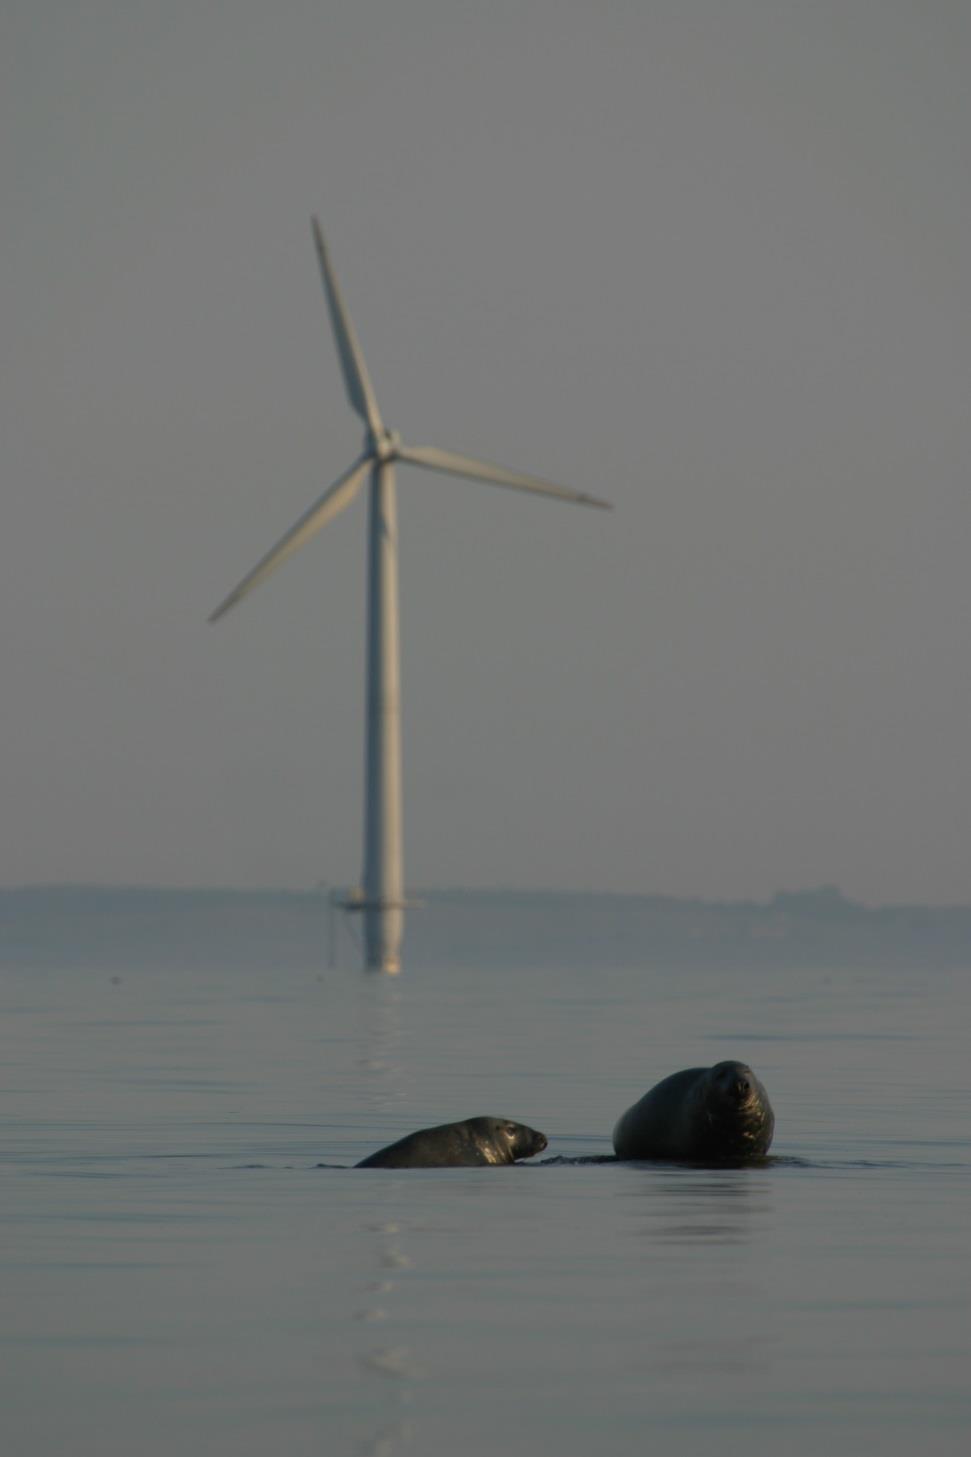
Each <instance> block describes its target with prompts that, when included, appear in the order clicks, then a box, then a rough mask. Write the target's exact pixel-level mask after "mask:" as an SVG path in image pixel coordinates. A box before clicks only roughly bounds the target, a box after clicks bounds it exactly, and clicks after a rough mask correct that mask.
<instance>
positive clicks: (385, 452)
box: [369, 430, 401, 464]
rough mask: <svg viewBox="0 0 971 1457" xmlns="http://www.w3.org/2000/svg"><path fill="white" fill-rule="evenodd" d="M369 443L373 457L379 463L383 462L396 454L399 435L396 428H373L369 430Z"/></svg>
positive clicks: (399, 442) (392, 458) (399, 443)
mask: <svg viewBox="0 0 971 1457" xmlns="http://www.w3.org/2000/svg"><path fill="white" fill-rule="evenodd" d="M369 443H370V447H371V453H372V454H373V455H374V457H375V459H376V460H377V461H378V463H379V464H384V462H385V461H389V460H394V459H395V457H396V456H397V454H398V447H399V446H400V445H401V436H400V435H399V433H398V431H397V430H375V431H372V432H371V438H370V442H369Z"/></svg>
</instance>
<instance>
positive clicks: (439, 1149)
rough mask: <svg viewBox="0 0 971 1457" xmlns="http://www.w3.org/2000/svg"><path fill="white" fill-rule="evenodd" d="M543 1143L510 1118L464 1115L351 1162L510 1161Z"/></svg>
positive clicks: (442, 1164) (447, 1164) (456, 1164)
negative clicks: (461, 1119) (463, 1119)
mask: <svg viewBox="0 0 971 1457" xmlns="http://www.w3.org/2000/svg"><path fill="white" fill-rule="evenodd" d="M545 1147H546V1135H545V1133H537V1132H536V1129H535V1128H527V1127H526V1125H525V1124H524V1123H513V1121H512V1119H510V1118H467V1119H466V1120H465V1122H464V1123H441V1124H439V1126H438V1127H437V1128H420V1129H419V1130H418V1132H417V1133H409V1134H408V1136H407V1138H399V1139H398V1142H397V1143H390V1144H389V1145H388V1147H387V1148H379V1149H378V1151H377V1153H372V1154H371V1155H370V1156H369V1157H368V1158H366V1159H362V1160H361V1162H360V1163H359V1164H357V1165H355V1167H356V1168H359V1169H451V1168H461V1167H470V1168H471V1167H475V1166H476V1165H481V1164H512V1163H515V1161H516V1159H528V1158H532V1156H533V1154H534V1153H542V1152H543V1149H544V1148H545Z"/></svg>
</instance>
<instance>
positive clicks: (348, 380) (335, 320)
mask: <svg viewBox="0 0 971 1457" xmlns="http://www.w3.org/2000/svg"><path fill="white" fill-rule="evenodd" d="M313 229H314V242H315V243H316V244H317V257H318V258H319V259H320V273H321V277H322V278H323V281H324V293H325V294H326V295H327V306H328V308H329V309H330V319H331V323H332V325H333V328H334V336H335V338H336V340H337V353H338V355H339V357H340V362H341V368H342V370H343V371H344V384H345V386H346V389H347V398H348V399H349V400H350V402H351V408H352V409H353V410H355V411H356V412H357V414H358V415H360V417H361V419H362V420H363V421H364V423H365V424H366V425H369V426H370V428H371V430H372V432H374V433H375V434H377V433H378V432H380V431H381V430H383V428H384V427H383V425H382V424H381V416H380V414H379V412H378V404H377V400H376V399H375V398H374V389H373V387H372V385H371V380H370V378H369V376H368V372H367V366H366V365H365V363H364V355H363V354H362V352H361V346H360V343H359V342H358V337H357V335H356V334H355V332H354V325H353V324H352V323H351V320H350V316H349V315H348V312H347V309H346V307H345V304H344V300H343V298H342V296H341V291H340V289H339V288H338V286H337V275H336V274H335V272H334V269H333V266H332V264H331V261H330V254H329V253H328V252H327V244H326V243H325V242H324V235H323V232H322V231H321V227H320V223H319V222H318V221H317V219H316V218H314V219H313Z"/></svg>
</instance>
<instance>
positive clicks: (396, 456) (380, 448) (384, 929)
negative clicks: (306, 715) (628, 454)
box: [209, 218, 609, 972]
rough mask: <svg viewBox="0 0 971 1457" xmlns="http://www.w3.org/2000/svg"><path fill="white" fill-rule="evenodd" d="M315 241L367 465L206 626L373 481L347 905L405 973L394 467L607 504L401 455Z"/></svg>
mask: <svg viewBox="0 0 971 1457" xmlns="http://www.w3.org/2000/svg"><path fill="white" fill-rule="evenodd" d="M313 232H314V241H315V243H316V245H317V255H318V257H319V259H320V271H321V275H322V277H323V283H324V293H325V294H326V297H327V304H328V307H329V310H330V317H331V323H332V325H333V329H334V336H335V339H336V341H337V353H338V355H339V357H340V363H341V368H342V370H343V374H344V384H345V387H346V389H347V397H348V399H349V401H350V404H351V408H352V409H353V410H354V411H355V412H356V413H357V414H358V415H359V416H360V417H361V419H362V420H363V421H364V425H365V432H364V449H363V451H362V453H361V455H360V456H359V457H358V458H357V460H355V461H354V463H353V464H352V465H351V466H350V467H349V468H348V469H347V470H346V471H345V472H344V474H343V475H342V476H341V477H340V478H339V479H338V480H337V481H336V482H335V483H334V485H332V486H331V488H330V489H329V490H328V491H325V492H324V494H323V495H322V496H321V497H320V498H319V499H318V500H317V501H315V502H314V504H313V505H312V506H311V507H310V508H309V510H307V511H305V512H304V514H303V515H302V516H301V517H300V519H299V521H297V522H296V523H295V524H294V525H293V526H292V527H291V528H290V530H289V531H288V532H287V533H286V534H285V535H284V536H282V537H281V538H280V540H279V541H278V542H277V544H276V545H275V546H274V547H272V548H271V549H270V550H269V551H268V552H267V553H266V555H265V556H264V557H262V558H261V559H260V561H258V562H257V564H256V566H255V567H254V568H253V570H252V571H251V572H248V573H247V575H246V576H245V577H244V578H243V580H242V581H241V582H240V583H239V585H238V586H236V587H234V588H233V590H232V592H230V594H229V596H228V597H227V598H226V599H225V600H224V601H223V602H221V603H220V604H219V606H218V607H217V608H216V610H215V612H213V614H212V615H211V617H210V618H209V621H210V622H215V621H217V619H218V618H220V617H222V616H223V614H224V613H226V612H228V611H229V609H230V608H231V607H234V606H235V605H236V603H237V602H239V601H240V599H241V598H242V597H245V596H246V594H247V593H248V592H251V591H252V590H253V588H254V587H256V586H258V585H259V584H260V582H262V581H263V580H264V579H265V578H266V577H268V576H269V575H270V573H271V572H272V571H275V569H276V568H277V567H278V566H280V564H281V563H282V562H284V561H286V559H287V558H288V557H289V556H292V555H293V553H294V552H295V551H296V550H297V549H298V547H301V546H303V544H304V542H305V541H308V540H309V539H310V537H311V536H313V535H314V533H315V532H317V531H319V530H320V528H321V527H322V526H326V524H327V522H328V521H332V520H333V518H334V517H335V516H337V515H338V514H339V513H340V512H341V511H343V509H344V507H345V506H348V505H350V503H351V501H352V500H353V499H354V497H355V496H356V495H357V493H358V491H359V490H360V489H361V486H362V485H363V484H364V481H365V479H366V478H367V477H368V476H370V479H371V491H370V508H369V516H368V593H367V601H368V627H367V743H366V750H365V801H364V870H363V875H362V888H363V894H362V896H361V899H360V900H354V901H353V902H351V903H350V904H351V905H352V906H353V908H354V909H359V910H361V911H362V912H363V914H364V942H365V957H366V962H367V965H368V966H369V967H372V968H374V969H375V970H379V971H389V972H396V971H398V970H400V966H401V941H402V936H403V934H404V911H405V894H404V872H403V863H402V833H401V709H400V682H401V665H400V651H399V641H398V520H397V503H396V498H395V469H394V468H395V463H396V461H403V462H404V463H405V464H407V465H420V466H425V467H426V469H428V470H437V471H444V472H446V473H447V474H449V475H454V476H467V477H471V479H472V480H476V481H486V482H488V483H489V484H490V485H494V486H506V487H508V488H509V489H511V490H515V491H531V492H534V493H535V494H537V495H541V496H552V497H554V498H555V499H557V500H560V501H572V502H576V503H578V504H580V505H584V506H600V507H604V508H606V509H609V502H607V501H600V500H598V499H597V498H596V497H595V496H587V495H583V494H581V493H580V492H577V491H567V490H564V489H563V487H562V486H554V485H552V484H551V483H550V482H549V481H544V480H540V479H538V478H537V477H536V476H528V475H520V474H518V473H517V472H515V471H509V470H505V469H504V468H503V467H502V466H498V465H487V464H486V463H485V462H483V461H480V460H472V459H470V457H469V456H466V455H457V454H455V452H454V451H451V450H440V449H438V448H437V447H435V446H430V445H426V446H422V445H411V446H409V445H404V444H403V443H402V440H401V436H400V435H399V434H398V433H397V431H394V430H388V429H387V428H386V427H385V424H384V422H383V420H382V419H381V415H380V412H379V411H378V406H377V401H376V399H375V397H374V389H373V387H372V385H371V380H370V377H369V375H368V372H367V368H366V366H365V364H364V356H363V354H362V353H361V346H360V344H359V343H358V339H357V335H356V334H355V332H354V326H353V325H352V323H351V321H350V317H349V315H348V313H347V309H346V308H345V306H344V300H343V298H342V297H341V292H340V289H339V288H338V286H337V278H336V275H335V273H334V270H333V267H332V265H331V261H330V255H329V254H328V252H327V245H326V243H325V242H324V235H323V233H322V232H321V229H320V224H319V223H318V221H317V219H316V218H314V220H313Z"/></svg>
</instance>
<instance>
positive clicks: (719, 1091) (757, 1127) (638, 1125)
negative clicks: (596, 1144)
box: [613, 1061, 775, 1162]
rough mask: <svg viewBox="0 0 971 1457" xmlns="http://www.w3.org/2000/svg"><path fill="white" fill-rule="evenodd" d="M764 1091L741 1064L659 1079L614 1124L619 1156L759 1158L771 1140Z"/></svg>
mask: <svg viewBox="0 0 971 1457" xmlns="http://www.w3.org/2000/svg"><path fill="white" fill-rule="evenodd" d="M774 1130H775V1115H774V1113H773V1112H772V1105H771V1103H770V1102H769V1095H768V1093H767V1092H766V1091H765V1088H764V1087H763V1086H762V1084H761V1083H760V1082H759V1080H758V1078H757V1077H756V1076H755V1074H754V1072H753V1071H752V1069H751V1068H750V1067H749V1066H748V1065H747V1064H746V1063H744V1062H733V1061H728V1062H717V1063H715V1066H714V1067H692V1068H686V1069H685V1071H684V1072H679V1073H672V1074H671V1076H670V1077H668V1078H664V1079H662V1081H661V1082H659V1083H658V1084H657V1085H656V1086H655V1087H653V1088H651V1089H650V1091H649V1092H647V1093H645V1094H644V1096H643V1098H641V1099H640V1101H639V1102H637V1103H635V1104H634V1105H633V1107H631V1108H628V1109H627V1112H626V1113H623V1114H622V1115H621V1116H620V1118H619V1119H618V1120H617V1124H616V1126H615V1128H614V1135H613V1137H614V1152H615V1153H616V1154H617V1157H618V1158H621V1159H675V1160H677V1159H686V1160H692V1161H698V1162H707V1161H709V1160H710V1161H714V1162H717V1161H719V1160H723V1159H729V1160H735V1159H749V1158H761V1157H762V1156H763V1155H764V1154H765V1153H766V1152H767V1151H768V1148H769V1145H770V1144H771V1142H772V1134H773V1132H774Z"/></svg>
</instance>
